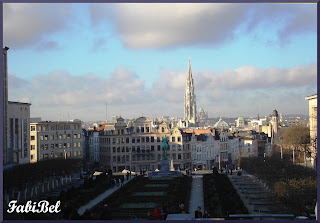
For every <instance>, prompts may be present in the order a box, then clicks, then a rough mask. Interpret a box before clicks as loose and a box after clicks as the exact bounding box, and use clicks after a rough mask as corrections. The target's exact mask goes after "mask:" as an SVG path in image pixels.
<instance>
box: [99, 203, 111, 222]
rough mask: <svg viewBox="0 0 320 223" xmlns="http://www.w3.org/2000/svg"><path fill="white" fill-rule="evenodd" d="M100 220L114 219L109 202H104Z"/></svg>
mask: <svg viewBox="0 0 320 223" xmlns="http://www.w3.org/2000/svg"><path fill="white" fill-rule="evenodd" d="M100 220H112V213H111V210H110V208H109V207H108V204H104V206H103V212H102V214H101V216H100Z"/></svg>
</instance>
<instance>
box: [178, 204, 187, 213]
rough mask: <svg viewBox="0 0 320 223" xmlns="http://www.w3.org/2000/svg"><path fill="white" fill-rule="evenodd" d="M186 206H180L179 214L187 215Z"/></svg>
mask: <svg viewBox="0 0 320 223" xmlns="http://www.w3.org/2000/svg"><path fill="white" fill-rule="evenodd" d="M185 213H186V211H185V209H184V204H179V214H185Z"/></svg>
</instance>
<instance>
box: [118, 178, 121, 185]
mask: <svg viewBox="0 0 320 223" xmlns="http://www.w3.org/2000/svg"><path fill="white" fill-rule="evenodd" d="M118 186H121V180H120V178H118Z"/></svg>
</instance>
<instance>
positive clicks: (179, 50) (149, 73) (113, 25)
mask: <svg viewBox="0 0 320 223" xmlns="http://www.w3.org/2000/svg"><path fill="white" fill-rule="evenodd" d="M316 37H317V35H316V4H307V5H303V4H217V3H212V4H11V3H8V4H4V45H6V46H9V48H10V50H9V53H8V57H9V58H8V61H9V62H8V66H9V100H15V101H18V100H19V101H30V102H31V103H32V107H31V116H41V117H42V118H43V119H48V120H57V119H59V117H61V116H62V115H63V116H64V117H67V116H69V117H70V118H80V119H82V120H98V119H99V120H105V116H106V111H105V103H106V102H107V103H108V104H109V106H108V118H109V119H110V118H111V115H120V114H121V115H122V116H124V117H127V118H134V117H137V116H139V115H141V114H142V113H143V114H144V115H146V116H150V117H151V116H158V117H159V116H163V115H169V116H178V117H182V116H183V100H184V86H185V76H186V71H187V63H188V57H191V66H192V71H193V77H194V81H195V84H196V85H195V93H196V95H197V105H198V108H200V107H202V108H204V110H205V111H208V113H209V117H219V116H256V114H257V113H260V114H261V115H268V114H269V113H271V112H272V110H273V109H274V108H275V107H276V108H277V109H278V111H279V112H283V113H284V114H292V113H303V114H307V113H308V106H307V101H305V100H304V98H305V97H306V96H308V95H311V94H313V93H316V86H317V85H316V78H317V75H316V74H317V70H316V61H317V60H316V58H317V57H316V52H317V51H316V49H317V48H316ZM57 111H58V112H57Z"/></svg>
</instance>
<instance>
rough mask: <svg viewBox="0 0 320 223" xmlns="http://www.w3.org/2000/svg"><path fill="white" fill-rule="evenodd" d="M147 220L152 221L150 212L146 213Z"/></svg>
mask: <svg viewBox="0 0 320 223" xmlns="http://www.w3.org/2000/svg"><path fill="white" fill-rule="evenodd" d="M146 219H147V220H153V216H152V214H151V211H148V212H147V217H146Z"/></svg>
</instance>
